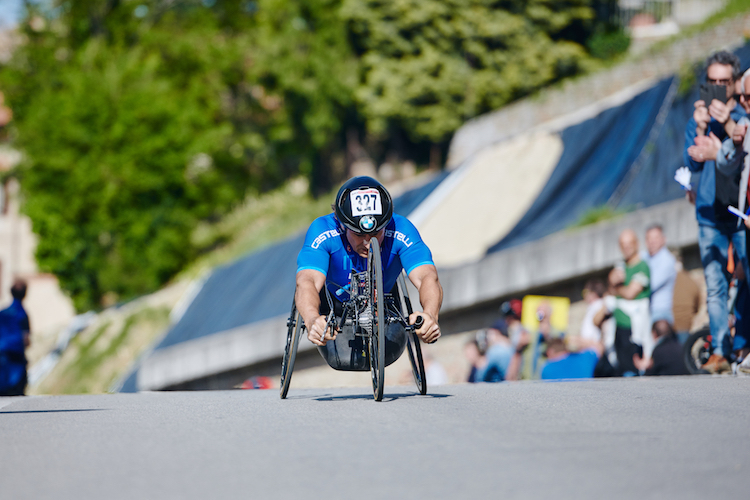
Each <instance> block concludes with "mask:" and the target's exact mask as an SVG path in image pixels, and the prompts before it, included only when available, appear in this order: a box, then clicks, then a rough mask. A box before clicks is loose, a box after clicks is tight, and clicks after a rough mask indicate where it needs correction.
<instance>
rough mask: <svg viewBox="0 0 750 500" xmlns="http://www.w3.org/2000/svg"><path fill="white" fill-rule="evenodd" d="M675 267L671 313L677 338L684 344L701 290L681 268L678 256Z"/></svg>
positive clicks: (696, 308) (699, 300)
mask: <svg viewBox="0 0 750 500" xmlns="http://www.w3.org/2000/svg"><path fill="white" fill-rule="evenodd" d="M675 269H676V270H677V274H676V275H675V281H674V295H673V298H672V313H673V316H674V329H675V330H676V332H677V334H676V335H677V339H678V340H679V341H680V343H681V344H684V343H685V341H686V340H687V338H688V336H690V329H691V328H692V327H693V318H695V315H696V314H698V309H699V308H700V305H701V290H700V288H699V287H698V284H697V283H696V282H695V280H694V279H693V278H691V277H690V275H689V274H688V273H687V271H685V269H683V267H682V261H681V260H680V259H679V258H678V259H677V262H676V263H675Z"/></svg>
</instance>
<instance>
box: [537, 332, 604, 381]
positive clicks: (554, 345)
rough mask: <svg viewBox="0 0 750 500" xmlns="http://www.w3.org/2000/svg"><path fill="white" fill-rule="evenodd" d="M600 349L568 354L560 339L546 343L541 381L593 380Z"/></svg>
mask: <svg viewBox="0 0 750 500" xmlns="http://www.w3.org/2000/svg"><path fill="white" fill-rule="evenodd" d="M600 354H601V349H595V348H590V349H585V350H583V351H581V352H570V351H569V350H568V349H567V347H566V345H565V341H564V340H563V339H561V338H551V339H549V340H548V341H547V351H546V355H547V364H546V365H544V368H543V369H542V380H560V379H571V378H593V376H594V367H595V366H596V364H597V362H598V360H599V355H600Z"/></svg>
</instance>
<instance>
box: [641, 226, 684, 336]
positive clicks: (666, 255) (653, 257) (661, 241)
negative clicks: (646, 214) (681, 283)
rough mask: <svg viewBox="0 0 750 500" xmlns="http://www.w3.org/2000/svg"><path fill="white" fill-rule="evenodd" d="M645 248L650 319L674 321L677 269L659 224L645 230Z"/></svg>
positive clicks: (653, 320)
mask: <svg viewBox="0 0 750 500" xmlns="http://www.w3.org/2000/svg"><path fill="white" fill-rule="evenodd" d="M646 250H648V251H647V252H644V259H643V260H645V261H646V263H647V264H648V269H649V271H650V272H651V321H652V322H654V323H655V322H657V321H659V320H660V319H665V320H667V321H668V322H669V323H670V324H671V323H673V322H674V315H673V313H672V298H673V297H672V296H673V295H674V282H675V276H676V274H677V271H676V269H675V263H676V261H675V258H674V256H673V255H672V253H671V252H670V251H669V250H668V249H667V241H666V239H665V238H664V231H663V229H662V227H661V226H660V225H659V224H654V225H652V226H651V227H649V228H648V229H647V230H646Z"/></svg>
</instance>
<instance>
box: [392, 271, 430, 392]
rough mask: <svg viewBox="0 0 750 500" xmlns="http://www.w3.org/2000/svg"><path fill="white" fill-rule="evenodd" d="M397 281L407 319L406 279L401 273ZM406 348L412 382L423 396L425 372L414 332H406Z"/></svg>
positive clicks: (407, 293)
mask: <svg viewBox="0 0 750 500" xmlns="http://www.w3.org/2000/svg"><path fill="white" fill-rule="evenodd" d="M398 282H399V288H401V295H402V297H403V299H404V304H405V306H406V318H407V319H408V318H409V316H411V313H412V312H413V310H412V308H411V299H410V298H409V291H408V290H407V289H406V281H405V280H404V276H403V274H402V275H401V276H399V277H398ZM406 350H407V351H408V353H409V361H410V362H411V372H412V375H414V383H416V384H417V390H418V391H419V393H420V394H421V395H423V396H424V395H425V394H427V373H426V372H425V369H424V359H423V358H422V346H421V344H420V343H419V337H418V336H417V334H416V333H413V332H412V333H409V334H407V336H406Z"/></svg>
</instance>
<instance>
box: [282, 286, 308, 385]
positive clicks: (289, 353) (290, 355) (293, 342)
mask: <svg viewBox="0 0 750 500" xmlns="http://www.w3.org/2000/svg"><path fill="white" fill-rule="evenodd" d="M286 326H287V331H286V347H285V348H284V357H283V358H281V389H280V391H279V394H280V396H281V399H286V395H287V393H288V392H289V384H290V383H291V382H292V371H293V370H294V360H295V359H296V358H297V347H298V346H299V338H300V334H301V333H302V328H304V322H303V321H302V316H301V315H300V313H299V311H297V306H296V305H295V303H294V301H292V312H291V314H290V315H289V319H288V320H287V322H286Z"/></svg>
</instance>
